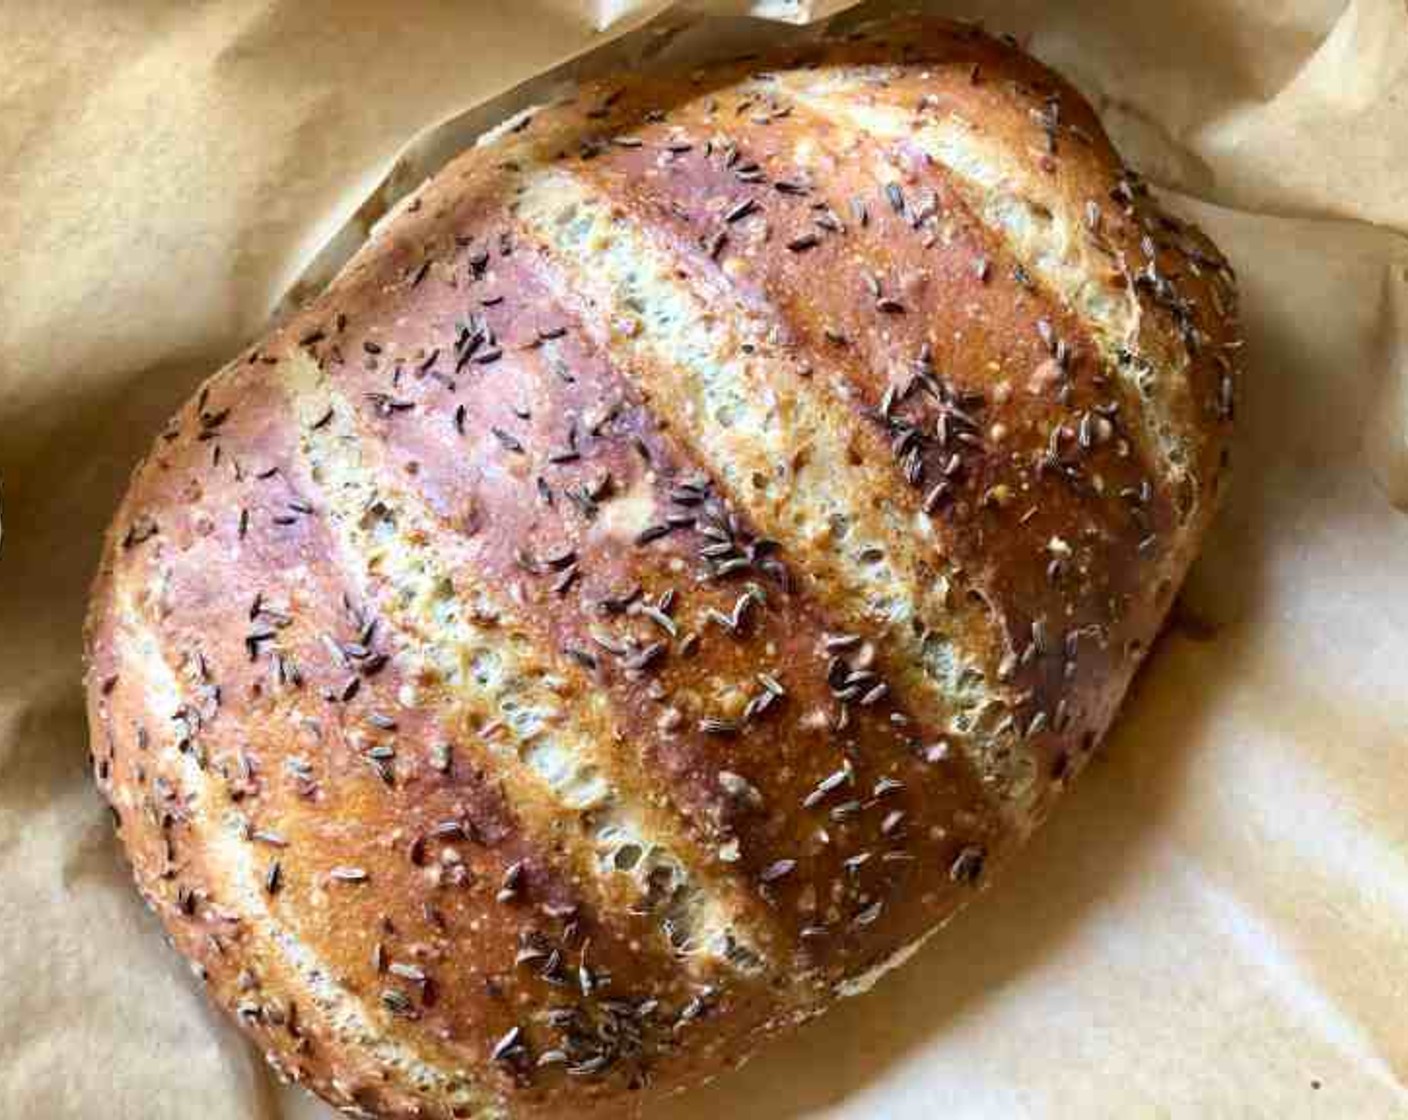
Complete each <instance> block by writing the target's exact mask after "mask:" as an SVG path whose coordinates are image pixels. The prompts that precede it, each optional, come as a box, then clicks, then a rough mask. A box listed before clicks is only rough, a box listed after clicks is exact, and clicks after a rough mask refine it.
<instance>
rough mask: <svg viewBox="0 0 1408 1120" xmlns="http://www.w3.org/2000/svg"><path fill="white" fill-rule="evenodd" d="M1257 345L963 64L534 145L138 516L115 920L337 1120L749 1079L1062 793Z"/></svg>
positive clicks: (615, 121) (606, 104)
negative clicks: (203, 993)
mask: <svg viewBox="0 0 1408 1120" xmlns="http://www.w3.org/2000/svg"><path fill="white" fill-rule="evenodd" d="M1238 345H1239V342H1238V338H1237V326H1236V319H1235V292H1234V282H1233V277H1232V272H1231V270H1230V268H1229V267H1228V265H1227V263H1226V261H1225V260H1224V259H1223V258H1222V257H1221V255H1219V253H1218V252H1217V250H1216V249H1215V248H1214V247H1213V246H1212V245H1211V244H1210V243H1209V242H1208V240H1207V239H1205V238H1204V237H1203V236H1202V235H1201V234H1199V233H1198V232H1197V231H1196V230H1194V229H1191V228H1189V227H1188V226H1186V225H1185V224H1183V223H1181V222H1179V221H1177V220H1175V219H1173V218H1171V217H1169V216H1167V215H1166V214H1164V213H1163V212H1161V211H1160V209H1159V208H1158V206H1157V204H1156V203H1155V202H1154V201H1153V200H1152V199H1151V198H1150V197H1149V195H1148V192H1147V191H1146V189H1145V187H1144V186H1143V185H1142V184H1141V182H1140V180H1139V179H1138V178H1137V177H1136V176H1135V175H1134V174H1133V173H1131V172H1129V171H1127V170H1126V169H1125V168H1124V167H1123V166H1122V164H1121V161H1120V159H1119V158H1118V156H1117V155H1116V153H1115V152H1114V151H1113V150H1112V148H1111V146H1110V144H1109V142H1108V140H1107V139H1106V137H1105V135H1104V133H1103V132H1102V130H1101V127H1100V124H1099V122H1098V121H1097V120H1096V117H1095V115H1094V114H1093V112H1092V110H1091V109H1090V107H1089V106H1088V105H1087V104H1086V102H1085V101H1083V100H1082V98H1081V97H1080V96H1079V95H1078V94H1077V93H1076V92H1075V91H1074V90H1073V89H1072V88H1071V87H1070V86H1069V85H1067V84H1066V83H1065V82H1064V81H1062V80H1061V79H1060V78H1058V77H1057V76H1056V75H1054V74H1052V73H1051V72H1050V71H1049V70H1047V69H1045V68H1044V67H1042V66H1041V65H1039V64H1038V63H1036V62H1034V61H1032V60H1031V59H1030V58H1027V57H1025V56H1024V55H1023V54H1021V53H1020V52H1019V51H1018V50H1016V49H1015V48H1014V47H1013V46H1011V45H1009V44H1008V43H1005V42H1002V41H999V40H995V39H992V38H988V37H987V36H985V35H984V34H982V33H980V32H978V31H975V30H973V29H970V28H966V27H963V26H960V25H956V24H948V23H935V22H926V21H921V22H904V23H898V24H894V25H887V26H886V27H884V28H882V29H880V30H878V31H876V32H875V33H873V34H867V35H863V36H850V37H847V38H845V39H828V38H818V39H814V40H811V41H809V42H808V43H806V44H804V45H801V46H794V47H792V48H790V49H789V50H788V51H787V52H786V53H784V54H779V55H776V56H774V57H764V58H752V59H745V60H741V61H737V62H732V63H728V64H723V65H720V66H717V67H712V68H709V69H706V70H704V71H701V72H695V73H691V74H682V75H679V76H678V77H677V78H660V77H648V78H647V77H642V76H639V75H636V76H628V77H623V78H621V79H620V80H618V81H607V82H601V83H594V84H591V85H589V86H586V87H583V88H580V89H578V90H577V91H576V92H575V93H574V95H573V96H571V97H570V98H569V99H567V100H565V101H563V102H562V103H559V104H554V105H551V106H548V107H545V108H543V109H541V110H539V111H535V112H532V113H529V114H525V115H523V116H521V117H519V118H516V119H515V120H513V121H510V122H508V123H507V124H506V125H505V126H504V127H502V128H500V129H499V130H497V131H496V133H494V134H493V135H491V136H489V137H486V138H485V139H484V140H483V141H482V142H481V143H480V144H479V145H477V146H476V147H475V148H474V149H473V150H471V151H468V152H466V153H465V154H464V155H462V156H461V157H459V158H458V159H456V160H455V161H454V162H453V163H451V164H450V165H449V166H448V167H447V168H446V169H445V170H444V171H443V172H442V173H440V174H439V175H437V176H436V177H435V178H434V179H433V180H432V181H430V182H429V183H427V184H425V186H424V187H423V188H422V189H421V190H420V191H418V192H417V193H416V194H415V195H414V196H413V197H412V198H410V199H408V200H407V201H406V202H405V203H404V204H403V205H402V206H401V207H400V209H399V212H398V213H397V214H396V215H395V216H394V218H393V219H391V220H390V221H389V222H388V223H387V224H386V225H385V227H384V228H383V229H382V230H381V231H380V233H379V234H378V235H377V236H376V237H375V238H374V239H373V240H372V241H371V243H370V244H369V245H367V246H366V248H365V249H364V250H362V251H361V252H360V253H359V254H358V256H357V257H356V258H355V260H354V261H353V262H352V263H351V264H350V265H349V266H348V267H347V268H346V269H345V270H344V272H343V273H342V275H341V276H340V277H339V278H338V279H337V280H336V281H335V282H334V283H333V284H332V286H331V287H330V288H329V289H328V290H327V291H326V292H325V293H324V294H323V295H322V296H321V297H319V298H318V299H316V300H315V301H314V302H313V303H312V304H311V305H310V306H308V307H307V308H306V309H305V310H304V311H302V312H301V313H300V314H298V315H297V316H296V317H295V318H293V319H292V320H291V321H289V322H287V323H286V324H284V325H283V326H282V327H280V328H279V329H277V330H276V331H274V332H273V333H272V334H271V335H270V336H269V337H267V338H266V339H264V340H263V341H261V342H260V343H259V344H258V346H257V347H256V348H254V349H253V350H251V351H250V352H249V353H247V354H244V355H242V356H241V357H240V358H239V359H238V360H236V361H235V362H233V363H232V364H231V365H229V366H228V367H227V368H225V369H224V370H222V371H220V372H219V373H217V374H216V375H215V376H214V377H212V378H211V379H210V380H209V381H208V382H206V384H205V385H204V386H203V387H202V388H201V389H200V391H199V394H198V395H197V396H196V397H195V399H194V400H193V401H192V402H191V403H190V404H189V405H188V406H187V407H185V408H184V409H182V411H181V412H180V413H179V414H178V415H177V416H176V417H175V419H174V420H173V421H172V422H171V424H170V426H169V427H168V428H167V430H166V431H165V432H163V433H162V434H161V435H160V437H159V438H158V439H157V440H156V443H155V446H154V448H153V449H152V451H151V453H150V455H149V456H148V457H147V459H146V460H145V461H144V462H143V464H142V465H141V466H140V467H139V469H138V470H137V472H136V475H135V478H134V479H133V481H132V484H131V488H130V490H129V491H128V493H127V496H126V499H125V501H124V502H123V504H122V507H121V509H120V511H119V513H118V514H117V517H116V519H115V521H114V523H113V526H112V528H111V530H110V532H109V535H108V538H107V542H106V549H105V552H104V555H103V560H102V564H101V572H100V574H99V576H98V579H97V582H96V586H95V589H94V594H93V600H92V607H91V614H90V618H89V624H88V632H87V656H88V676H87V686H88V695H89V713H90V721H91V728H92V752H93V761H94V766H95V769H96V773H97V778H98V782H99V784H100V786H101V788H102V790H103V791H104V793H105V795H106V796H107V798H108V799H109V800H110V801H111V803H112V807H113V810H114V813H115V815H116V818H117V822H118V825H119V828H120V831H121V836H122V838H123V841H124V843H125V845H126V849H127V851H128V853H129V855H130V858H131V862H132V866H133V868H134V871H135V874H136V879H137V882H138V884H139V886H140V888H141V890H142V892H143V893H144V895H145V897H146V899H147V900H148V902H149V903H150V905H151V906H152V907H153V908H154V909H155V910H156V912H157V913H158V914H159V915H160V917H161V919H162V921H163V922H164V923H165V926H166V928H167V930H168V931H169V933H170V936H171V938H172V940H173V941H174V943H175V945H176V947H177V948H178V949H179V950H180V951H181V952H182V953H184V954H185V955H186V956H187V957H189V958H190V960H191V961H192V963H193V965H194V967H195V970H196V972H197V973H198V975H199V976H200V977H201V979H202V980H203V981H204V982H205V983H206V985H208V988H209V990H210V993H211V995H212V997H213V998H214V999H215V1000H216V1001H217V1002H218V1003H220V1004H221V1005H223V1006H224V1007H225V1008H227V1009H228V1010H229V1011H230V1012H231V1013H232V1014H233V1015H234V1016H235V1017H236V1018H237V1019H238V1021H239V1023H240V1024H241V1026H242V1027H243V1028H244V1029H245V1030H246V1031H247V1032H248V1034H249V1035H250V1037H251V1038H252V1039H253V1040H254V1041H255V1043H256V1044H257V1045H258V1046H259V1047H260V1048H261V1049H262V1050H263V1052H264V1053H265V1054H266V1055H267V1057H268V1060H269V1062H270V1063H272V1064H273V1066H274V1067H275V1068H276V1069H277V1070H278V1071H279V1072H280V1073H281V1074H283V1075H285V1076H286V1077H288V1078H291V1079H293V1080H295V1081H298V1082H301V1083H303V1084H305V1085H307V1086H308V1087H309V1088H311V1089H312V1090H313V1091H315V1092H317V1093H319V1094H321V1095H322V1096H324V1097H326V1098H327V1099H328V1100H329V1101H331V1102H332V1103H334V1104H335V1105H338V1106H340V1107H341V1108H343V1109H344V1110H345V1111H347V1112H349V1113H350V1114H352V1115H357V1116H378V1117H452V1116H453V1117H477V1118H485V1120H488V1118H509V1117H531V1116H543V1117H561V1116H569V1115H571V1116H589V1115H596V1114H604V1115H619V1114H622V1113H625V1112H629V1111H631V1109H632V1108H633V1107H639V1106H640V1105H641V1104H643V1103H645V1102H649V1101H652V1100H656V1099H658V1097H659V1096H660V1095H662V1094H665V1093H668V1092H671V1091H674V1090H678V1089H680V1088H683V1087H685V1086H688V1085H690V1084H693V1083H697V1082H699V1081H701V1080H704V1079H707V1078H708V1077H710V1076H712V1075H714V1074H716V1073H718V1072H720V1071H722V1070H724V1069H726V1068H728V1067H731V1066H733V1065H736V1064H737V1063H739V1062H741V1061H742V1060H743V1059H744V1058H746V1057H747V1056H748V1055H749V1054H750V1053H752V1052H753V1051H754V1050H756V1048H757V1047H758V1046H759V1044H760V1043H761V1042H763V1041H764V1040H765V1039H766V1038H768V1037H769V1036H771V1035H773V1034H775V1033H777V1032H779V1031H782V1030H784V1029H787V1028H790V1027H792V1026H794V1025H795V1024H798V1023H800V1022H802V1021H803V1020H806V1019H808V1018H811V1017H813V1016H815V1015H816V1014H818V1013H819V1012H821V1011H822V1010H824V1009H825V1008H826V1007H827V1006H828V1005H829V1004H830V1003H832V1002H833V1001H835V1000H836V999H838V998H840V997H844V996H849V995H852V994H855V993H858V992H862V991H864V990H865V989H866V988H867V987H869V986H870V985H871V984H872V983H873V982H874V980H875V979H876V977H878V976H879V975H880V974H881V973H882V972H884V971H885V970H886V969H888V968H890V967H892V966H894V965H895V964H897V963H899V962H900V961H902V960H903V959H904V958H906V957H907V956H908V955H910V954H911V953H912V952H913V951H914V950H915V949H916V948H917V946H918V945H919V944H920V943H922V942H923V941H924V939H925V938H927V937H928V936H929V935H930V934H931V933H932V932H933V931H934V930H935V929H937V928H938V927H939V926H941V925H942V924H943V923H944V922H945V921H946V920H947V919H948V918H950V917H951V916H952V915H953V914H954V913H955V912H956V911H957V910H958V909H959V908H960V907H962V906H963V905H964V904H965V903H966V902H967V901H968V900H969V899H970V898H972V897H973V896H974V894H975V893H976V891H978V890H979V889H981V888H982V887H983V886H984V885H985V884H986V883H987V882H988V881H989V878H990V877H991V876H992V874H993V873H994V871H995V870H996V869H997V868H998V867H999V866H1000V865H1001V864H1002V863H1004V861H1006V860H1007V859H1008V858H1009V856H1010V855H1011V854H1012V852H1013V851H1014V850H1015V849H1016V848H1017V847H1018V846H1019V845H1020V844H1021V843H1022V842H1023V840H1024V839H1025V838H1026V837H1027V836H1028V835H1029V834H1030V833H1031V831H1032V829H1033V827H1034V826H1035V825H1036V824H1038V823H1039V822H1040V821H1041V820H1042V818H1043V817H1044V816H1045V815H1046V813H1047V812H1048V810H1049V809H1050V808H1051V806H1052V804H1053V802H1054V801H1055V800H1056V798H1057V796H1058V794H1059V792H1060V791H1061V790H1062V789H1063V788H1065V787H1066V785H1067V784H1068V783H1069V782H1070V780H1071V778H1072V776H1073V775H1074V774H1076V773H1077V772H1078V771H1079V770H1080V768H1081V765H1082V763H1083V762H1084V760H1085V759H1086V758H1087V757H1088V755H1089V754H1090V752H1091V750H1092V748H1093V746H1094V745H1095V744H1096V743H1097V742H1098V741H1099V739H1100V737H1101V736H1102V735H1103V734H1104V732H1105V730H1106V729H1107V728H1108V726H1109V724H1110V721H1111V719H1112V717H1113V715H1114V713H1115V710H1116V707H1117V706H1118V704H1119V702H1120V700H1121V697H1122V695H1123V694H1124V692H1125V689H1126V686H1127V685H1128V683H1129V680H1130V676H1131V674H1132V673H1133V672H1134V670H1135V667H1136V666H1137V665H1138V663H1139V661H1140V659H1141V656H1142V655H1143V653H1144V652H1145V651H1146V650H1147V649H1148V647H1149V644H1150V642H1151V640H1152V639H1153V638H1154V636H1155V634H1156V633H1157V631H1158V628H1159V625H1160V622H1161V620H1162V618H1163V616H1164V614H1165V612H1166V611H1167V609H1168V607H1169V605H1170V602H1171V600H1172V598H1173V596H1174V593H1175V591H1176V589H1177V587H1178V585H1179V583H1180V581H1181V579H1182V577H1183V575H1184V572H1185V570H1186V568H1187V566H1188V564H1189V562H1190V560H1191V558H1192V556H1193V554H1194V551H1195V549H1196V547H1197V544H1198V541H1199V538H1200V536H1201V535H1202V533H1203V531H1204V529H1205V527H1206V525H1207V522H1208V519H1209V517H1210V515H1211V512H1212V510H1213V508H1214V505H1215V498H1216V495H1217V491H1218V484H1219V478H1220V476H1221V472H1222V468H1223V467H1224V465H1225V463H1224V459H1225V456H1226V446H1227V439H1228V435H1229V432H1230V423H1231V419H1232V406H1233V399H1234V396H1235V391H1236V390H1235V386H1236V373H1235V369H1236V364H1237V347H1238ZM173 1091H175V1090H174V1088H173Z"/></svg>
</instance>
